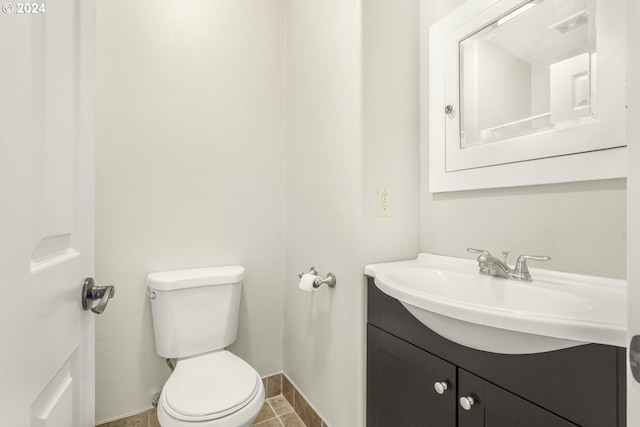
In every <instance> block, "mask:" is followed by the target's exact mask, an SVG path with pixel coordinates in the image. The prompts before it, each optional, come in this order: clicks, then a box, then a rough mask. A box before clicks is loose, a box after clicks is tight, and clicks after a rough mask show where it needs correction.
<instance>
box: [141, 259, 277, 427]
mask: <svg viewBox="0 0 640 427" xmlns="http://www.w3.org/2000/svg"><path fill="white" fill-rule="evenodd" d="M243 276H244V268H243V267H241V266H231V267H214V268H204V269H191V270H178V271H168V272H161V273H152V274H150V275H149V276H148V277H147V284H148V286H149V295H150V298H151V311H152V316H153V328H154V336H155V341H156V352H157V353H158V354H159V355H160V356H162V357H165V358H175V359H177V362H176V367H175V369H174V371H173V372H172V373H171V375H170V376H169V379H168V380H167V382H166V383H165V385H164V387H163V388H162V392H161V393H160V399H159V401H158V421H159V422H160V425H161V426H162V427H188V426H198V427H245V426H246V427H248V426H250V425H251V423H252V422H253V420H255V419H256V417H257V416H258V413H259V412H260V410H261V409H262V405H263V403H264V397H265V392H264V387H263V384H262V379H261V378H260V375H259V374H258V373H257V372H256V370H255V369H254V368H252V367H251V365H249V364H248V363H247V362H245V361H244V360H242V359H241V358H239V357H238V356H236V355H234V354H233V353H231V352H229V351H227V350H225V347H226V346H228V345H229V344H231V343H232V342H233V341H235V339H236V334H237V323H238V312H239V301H240V290H241V284H242V279H243Z"/></svg>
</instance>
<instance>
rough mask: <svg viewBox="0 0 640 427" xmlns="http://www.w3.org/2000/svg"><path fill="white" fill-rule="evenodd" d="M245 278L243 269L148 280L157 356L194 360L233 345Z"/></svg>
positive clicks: (174, 273)
mask: <svg viewBox="0 0 640 427" xmlns="http://www.w3.org/2000/svg"><path fill="white" fill-rule="evenodd" d="M243 278H244V267H242V266H239V265H234V266H225V267H210V268H196V269H189V270H175V271H163V272H158V273H151V274H149V275H148V276H147V286H148V287H149V295H150V298H151V315H152V319H153V332H154V336H155V341H156V352H157V353H158V355H160V356H162V357H164V358H180V357H187V356H195V355H198V354H202V353H207V352H210V351H214V350H218V349H223V348H225V347H226V346H228V345H230V344H231V343H232V342H234V341H235V340H236V335H237V332H238V312H239V310H240V293H241V290H242V279H243Z"/></svg>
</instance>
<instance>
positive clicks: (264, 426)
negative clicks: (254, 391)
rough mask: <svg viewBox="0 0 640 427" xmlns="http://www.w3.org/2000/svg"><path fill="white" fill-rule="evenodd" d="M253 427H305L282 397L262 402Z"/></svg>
mask: <svg viewBox="0 0 640 427" xmlns="http://www.w3.org/2000/svg"><path fill="white" fill-rule="evenodd" d="M252 426H253V427H306V426H305V424H304V423H303V422H302V420H301V419H300V417H299V416H298V414H296V412H295V411H294V409H293V406H291V404H290V403H289V402H287V399H285V398H284V396H283V395H278V396H275V397H271V398H269V399H267V400H266V401H265V402H264V405H263V406H262V410H261V411H260V414H258V418H256V420H255V421H254V422H253V424H252Z"/></svg>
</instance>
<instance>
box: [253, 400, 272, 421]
mask: <svg viewBox="0 0 640 427" xmlns="http://www.w3.org/2000/svg"><path fill="white" fill-rule="evenodd" d="M275 417H276V414H275V412H273V409H271V406H269V403H267V402H264V404H263V405H262V409H261V410H260V413H259V414H258V417H257V418H256V419H255V421H254V422H253V423H254V424H258V423H261V422H263V421H266V420H270V419H271V418H275Z"/></svg>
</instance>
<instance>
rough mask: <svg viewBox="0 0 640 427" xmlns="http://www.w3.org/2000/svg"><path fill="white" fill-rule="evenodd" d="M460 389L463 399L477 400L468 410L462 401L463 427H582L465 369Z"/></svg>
mask: <svg viewBox="0 0 640 427" xmlns="http://www.w3.org/2000/svg"><path fill="white" fill-rule="evenodd" d="M458 388H459V397H460V398H467V399H468V398H469V397H471V399H473V405H471V407H470V409H468V410H467V409H465V408H463V407H462V404H461V402H460V400H459V401H458V426H459V427H542V426H544V427H578V426H577V425H576V424H573V423H571V422H569V421H567V420H565V419H564V418H561V417H559V416H557V415H555V414H553V413H551V412H549V411H546V410H545V409H542V408H541V407H539V406H536V405H534V404H532V403H530V402H528V401H526V400H524V399H522V398H520V397H518V396H516V395H514V394H512V393H509V392H508V391H506V390H504V389H502V388H500V387H497V386H495V385H493V384H491V383H489V382H486V381H484V380H483V379H481V378H479V377H476V376H475V375H473V374H470V373H469V372H467V371H464V370H462V369H459V370H458ZM468 403H469V401H467V402H465V405H466V406H467V407H468Z"/></svg>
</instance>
